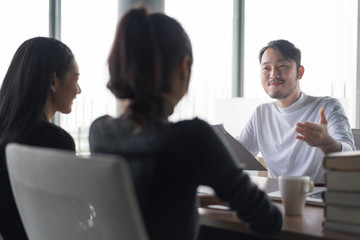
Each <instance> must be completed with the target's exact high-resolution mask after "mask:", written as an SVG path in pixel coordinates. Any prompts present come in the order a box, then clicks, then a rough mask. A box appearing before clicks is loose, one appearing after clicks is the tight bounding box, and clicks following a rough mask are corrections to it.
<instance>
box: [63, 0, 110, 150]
mask: <svg viewBox="0 0 360 240" xmlns="http://www.w3.org/2000/svg"><path fill="white" fill-rule="evenodd" d="M61 5H62V6H61V15H62V16H61V40H62V41H63V42H64V43H65V44H67V45H68V46H69V47H70V48H71V49H72V51H73V52H74V55H75V58H76V60H77V62H78V65H79V69H80V78H79V85H80V87H81V90H82V92H81V94H79V95H78V97H77V99H76V100H75V101H74V105H73V111H72V112H71V113H70V114H68V115H65V114H62V115H61V119H60V123H61V126H62V127H64V128H65V129H66V130H67V131H69V132H70V134H71V135H72V136H73V137H74V139H75V141H76V147H77V151H78V152H87V151H89V145H88V133H89V126H90V124H91V123H92V121H93V120H94V119H96V118H97V117H99V116H101V115H104V114H109V115H112V116H115V114H116V100H115V97H114V96H113V95H112V94H111V93H110V91H109V90H107V88H106V83H107V81H108V80H109V74H108V68H107V66H108V65H107V58H108V55H109V53H110V48H111V45H112V41H113V39H114V37H115V30H116V24H117V0H107V1H88V0H77V1H72V0H62V2H61Z"/></svg>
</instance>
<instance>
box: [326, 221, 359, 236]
mask: <svg viewBox="0 0 360 240" xmlns="http://www.w3.org/2000/svg"><path fill="white" fill-rule="evenodd" d="M323 227H324V229H328V230H333V231H339V232H346V233H351V234H357V235H360V225H358V224H350V223H342V222H336V221H328V220H325V221H324V222H323Z"/></svg>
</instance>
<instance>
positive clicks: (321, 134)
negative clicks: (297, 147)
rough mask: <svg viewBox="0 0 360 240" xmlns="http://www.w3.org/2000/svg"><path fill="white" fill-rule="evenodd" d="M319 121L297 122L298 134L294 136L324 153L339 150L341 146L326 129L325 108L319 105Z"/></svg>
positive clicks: (296, 129)
mask: <svg viewBox="0 0 360 240" xmlns="http://www.w3.org/2000/svg"><path fill="white" fill-rule="evenodd" d="M319 115H320V120H319V123H317V124H316V123H312V122H304V123H299V122H298V123H297V124H296V128H295V131H296V132H298V133H299V134H298V135H296V136H295V137H296V138H297V139H299V140H301V141H304V142H306V143H307V144H309V145H310V146H313V147H318V148H320V149H321V151H323V153H324V154H327V153H330V152H340V151H341V149H342V147H341V144H340V143H339V142H336V141H335V140H334V139H333V138H332V137H331V136H330V135H329V134H328V131H327V124H328V122H327V119H326V116H325V108H324V107H321V108H320V110H319Z"/></svg>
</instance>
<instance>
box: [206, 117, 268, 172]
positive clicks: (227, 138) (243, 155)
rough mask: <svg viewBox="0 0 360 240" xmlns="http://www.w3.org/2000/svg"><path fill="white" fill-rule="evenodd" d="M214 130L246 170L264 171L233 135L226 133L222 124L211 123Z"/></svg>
mask: <svg viewBox="0 0 360 240" xmlns="http://www.w3.org/2000/svg"><path fill="white" fill-rule="evenodd" d="M212 127H213V129H214V130H215V132H216V133H217V134H218V135H219V137H220V138H221V139H222V140H223V142H224V143H225V144H226V146H228V147H229V148H230V149H231V150H232V152H233V153H234V154H235V160H236V162H237V163H238V164H239V165H242V167H243V168H244V169H246V170H256V171H266V168H265V167H264V166H263V165H262V164H261V163H260V162H259V161H258V160H257V159H256V158H255V157H254V156H253V155H252V154H251V153H250V152H249V151H248V150H247V149H246V148H245V147H244V146H243V145H242V144H241V143H240V142H238V141H237V140H236V139H235V138H234V137H233V136H231V135H230V133H228V132H227V131H226V130H225V128H224V126H223V124H218V125H212Z"/></svg>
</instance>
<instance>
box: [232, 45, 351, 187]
mask: <svg viewBox="0 0 360 240" xmlns="http://www.w3.org/2000/svg"><path fill="white" fill-rule="evenodd" d="M259 61H260V66H261V83H262V86H263V88H264V90H265V92H266V93H267V94H268V95H269V96H270V97H271V98H274V99H276V101H275V102H272V103H266V104H262V105H260V106H258V107H257V109H256V110H255V113H254V114H253V115H252V117H251V119H250V121H249V122H248V123H247V124H246V126H245V128H244V129H243V130H242V132H241V134H240V136H238V137H237V139H238V141H239V142H241V143H242V144H243V145H244V146H245V147H246V148H247V149H248V150H249V151H250V152H251V153H252V154H253V155H254V156H256V155H257V154H258V153H259V152H260V153H261V154H262V156H263V157H264V160H265V163H266V165H267V167H268V177H270V178H278V177H279V176H280V175H307V176H310V177H311V179H312V180H313V181H314V182H316V183H323V182H324V168H323V167H322V159H323V157H324V154H327V153H330V152H339V151H351V150H355V146H354V140H353V136H352V134H351V129H350V125H349V122H348V119H347V117H346V115H345V112H344V109H343V107H342V106H341V104H340V102H339V101H338V100H337V99H335V98H331V97H313V96H308V95H306V94H305V93H304V92H302V91H301V90H300V84H299V82H300V79H301V78H302V76H303V74H304V71H305V69H304V67H303V66H302V65H301V52H300V50H299V49H298V48H296V47H295V46H294V45H293V44H292V43H291V42H289V41H286V40H276V41H271V42H269V43H268V45H267V46H266V47H264V48H262V49H261V50H260V53H259Z"/></svg>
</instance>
